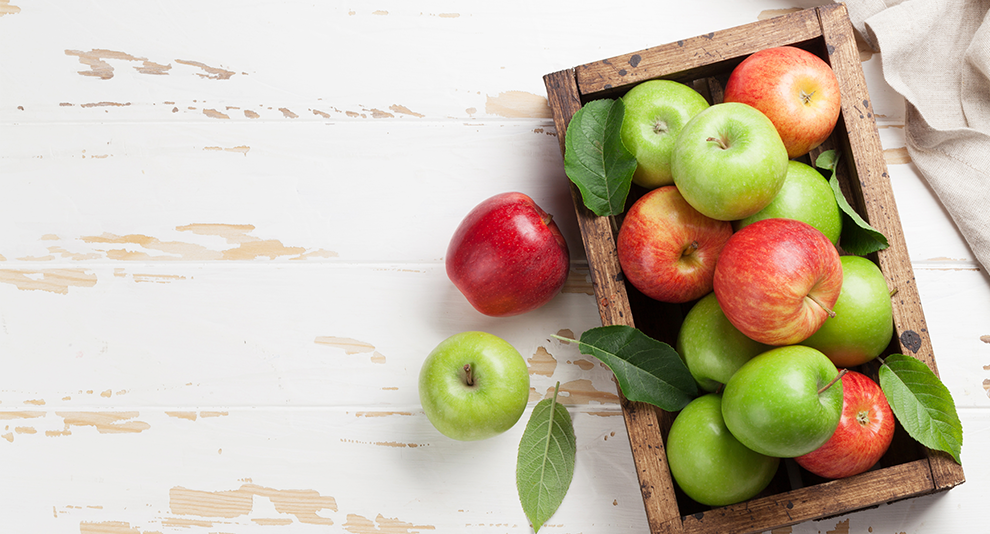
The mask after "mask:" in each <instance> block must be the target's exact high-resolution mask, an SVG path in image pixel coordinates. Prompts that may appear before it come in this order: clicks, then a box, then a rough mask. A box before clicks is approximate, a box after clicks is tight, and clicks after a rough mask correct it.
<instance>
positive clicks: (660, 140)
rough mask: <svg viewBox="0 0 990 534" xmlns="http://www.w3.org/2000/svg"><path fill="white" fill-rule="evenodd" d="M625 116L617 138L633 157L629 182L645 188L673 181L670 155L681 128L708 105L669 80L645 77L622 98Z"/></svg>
mask: <svg viewBox="0 0 990 534" xmlns="http://www.w3.org/2000/svg"><path fill="white" fill-rule="evenodd" d="M622 103H623V104H625V108H626V111H625V115H623V118H622V127H621V129H620V133H619V135H620V137H621V138H622V144H623V145H625V147H626V149H628V150H629V151H630V152H632V153H633V155H634V156H636V163H637V165H636V172H635V173H634V174H633V182H634V183H636V184H637V185H640V186H642V187H645V188H647V189H655V188H657V187H660V186H662V185H668V184H672V183H674V179H673V178H672V177H671V174H670V158H671V153H672V152H673V150H674V141H675V140H676V139H677V134H678V133H680V131H681V128H682V127H683V126H684V125H685V124H687V122H688V121H689V120H691V118H692V117H694V116H695V115H697V114H698V113H699V112H700V111H701V110H703V109H705V108H707V107H708V101H707V100H705V97H703V96H701V94H700V93H698V92H697V91H695V90H694V89H692V88H690V87H688V86H687V85H684V84H682V83H678V82H675V81H672V80H649V81H646V82H642V83H639V84H637V85H636V86H635V87H633V88H632V89H630V90H629V91H628V92H627V93H626V94H625V95H624V96H623V97H622Z"/></svg>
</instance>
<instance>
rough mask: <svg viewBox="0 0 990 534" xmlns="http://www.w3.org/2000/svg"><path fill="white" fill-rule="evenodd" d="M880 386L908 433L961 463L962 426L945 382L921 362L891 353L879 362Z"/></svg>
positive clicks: (930, 447) (923, 443)
mask: <svg viewBox="0 0 990 534" xmlns="http://www.w3.org/2000/svg"><path fill="white" fill-rule="evenodd" d="M880 388H881V389H882V390H883V393H884V395H886V397H887V401H888V402H889V403H890V409H891V411H893V412H894V416H895V417H897V420H898V421H900V423H901V426H903V427H904V430H906V431H907V433H908V435H909V436H911V437H912V438H914V439H915V440H917V441H918V443H921V444H922V445H924V446H925V447H928V448H929V449H935V450H940V451H944V452H947V453H949V454H950V455H952V458H953V459H954V460H955V461H956V463H959V464H962V460H961V459H960V456H959V455H960V453H961V451H962V440H963V429H962V422H960V421H959V414H958V413H956V405H955V402H953V400H952V395H951V394H950V393H949V389H948V388H946V387H945V384H943V383H942V381H941V380H939V379H938V377H937V376H936V375H935V373H933V372H932V370H931V369H929V367H928V366H927V365H925V364H924V362H922V361H920V360H918V359H917V358H913V357H911V356H905V355H903V354H891V355H890V356H887V357H886V358H884V361H883V365H881V366H880Z"/></svg>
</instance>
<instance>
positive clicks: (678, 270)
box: [616, 185, 732, 303]
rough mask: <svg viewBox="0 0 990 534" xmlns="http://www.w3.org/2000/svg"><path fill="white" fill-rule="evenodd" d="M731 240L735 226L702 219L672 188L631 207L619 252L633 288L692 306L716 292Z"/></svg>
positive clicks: (621, 231)
mask: <svg viewBox="0 0 990 534" xmlns="http://www.w3.org/2000/svg"><path fill="white" fill-rule="evenodd" d="M731 235H732V224H731V223H729V222H726V221H718V220H715V219H712V218H710V217H707V216H705V215H702V214H701V213H700V212H698V210H696V209H694V208H693V207H691V205H690V204H688V203H687V201H685V200H684V197H683V196H681V193H680V192H679V191H678V189H677V187H675V186H673V185H667V186H663V187H660V188H657V189H654V190H652V191H650V192H648V193H647V194H645V195H643V196H642V197H640V198H639V199H638V200H637V201H636V202H635V203H634V204H633V205H632V206H631V207H630V208H629V210H628V211H627V212H626V215H625V218H624V219H623V221H622V226H621V227H620V228H619V235H618V237H617V238H616V249H617V253H618V256H619V264H620V265H621V267H622V272H623V274H624V275H625V277H626V280H628V281H629V283H631V284H632V285H633V287H635V288H636V289H638V290H639V291H641V292H642V293H643V294H644V295H646V296H648V297H650V298H653V299H656V300H659V301H662V302H677V303H679V302H688V301H691V300H694V299H698V298H701V297H703V296H704V295H706V294H707V293H710V292H711V290H712V278H713V276H714V273H715V263H716V261H717V260H718V256H719V253H720V252H721V250H722V247H723V246H725V243H726V241H728V239H729V237H730V236H731Z"/></svg>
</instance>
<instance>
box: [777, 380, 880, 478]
mask: <svg viewBox="0 0 990 534" xmlns="http://www.w3.org/2000/svg"><path fill="white" fill-rule="evenodd" d="M842 399H843V401H842V417H841V418H840V419H839V426H838V428H836V429H835V433H834V434H832V437H831V438H829V440H828V441H826V442H825V444H824V445H822V446H821V447H819V448H817V449H815V450H813V451H811V452H809V453H808V454H804V455H801V456H798V457H797V458H795V459H794V461H796V462H797V464H798V465H800V466H801V467H803V468H805V469H807V470H808V471H811V472H812V473H814V474H816V475H818V476H820V477H825V478H845V477H850V476H853V475H858V474H860V473H862V472H864V471H867V470H868V469H870V468H871V467H873V466H874V465H876V463H877V462H878V461H880V457H881V456H883V455H884V453H885V452H887V449H888V448H889V447H890V442H891V441H892V440H893V439H894V414H893V412H891V410H890V404H888V403H887V397H886V396H884V394H883V390H881V389H880V386H879V385H877V383H876V382H874V381H873V380H871V379H870V378H869V377H868V376H866V375H864V374H861V373H857V372H855V371H849V372H847V373H846V374H845V376H843V377H842Z"/></svg>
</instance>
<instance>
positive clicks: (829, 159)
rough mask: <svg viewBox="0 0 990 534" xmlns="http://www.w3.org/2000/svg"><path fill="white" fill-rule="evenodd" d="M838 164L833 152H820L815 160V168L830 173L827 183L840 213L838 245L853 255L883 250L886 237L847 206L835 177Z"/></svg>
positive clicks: (863, 254) (836, 156)
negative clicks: (840, 232)
mask: <svg viewBox="0 0 990 534" xmlns="http://www.w3.org/2000/svg"><path fill="white" fill-rule="evenodd" d="M838 164H839V156H838V154H837V153H836V151H835V150H826V151H825V152H822V153H821V154H820V155H819V156H818V158H817V159H816V160H815V166H816V167H818V168H819V169H825V170H828V171H832V177H831V178H829V180H828V183H829V185H830V186H832V192H833V193H835V201H836V203H837V204H838V205H839V211H841V212H842V234H841V236H840V237H839V244H840V245H842V248H843V249H844V250H845V251H846V252H848V253H850V254H853V255H856V256H865V255H867V254H870V253H873V252H876V251H878V250H883V249H885V248H887V247H888V246H890V245H889V244H888V242H887V236H885V235H883V233H881V232H878V231H877V230H876V229H874V228H873V227H872V226H870V223H868V222H866V221H865V220H864V219H863V218H862V217H860V215H859V213H856V210H855V209H853V207H852V206H851V205H850V204H849V201H847V200H846V196H845V195H843V194H842V189H841V187H840V186H839V179H838V177H836V175H835V169H836V168H837V167H838Z"/></svg>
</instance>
